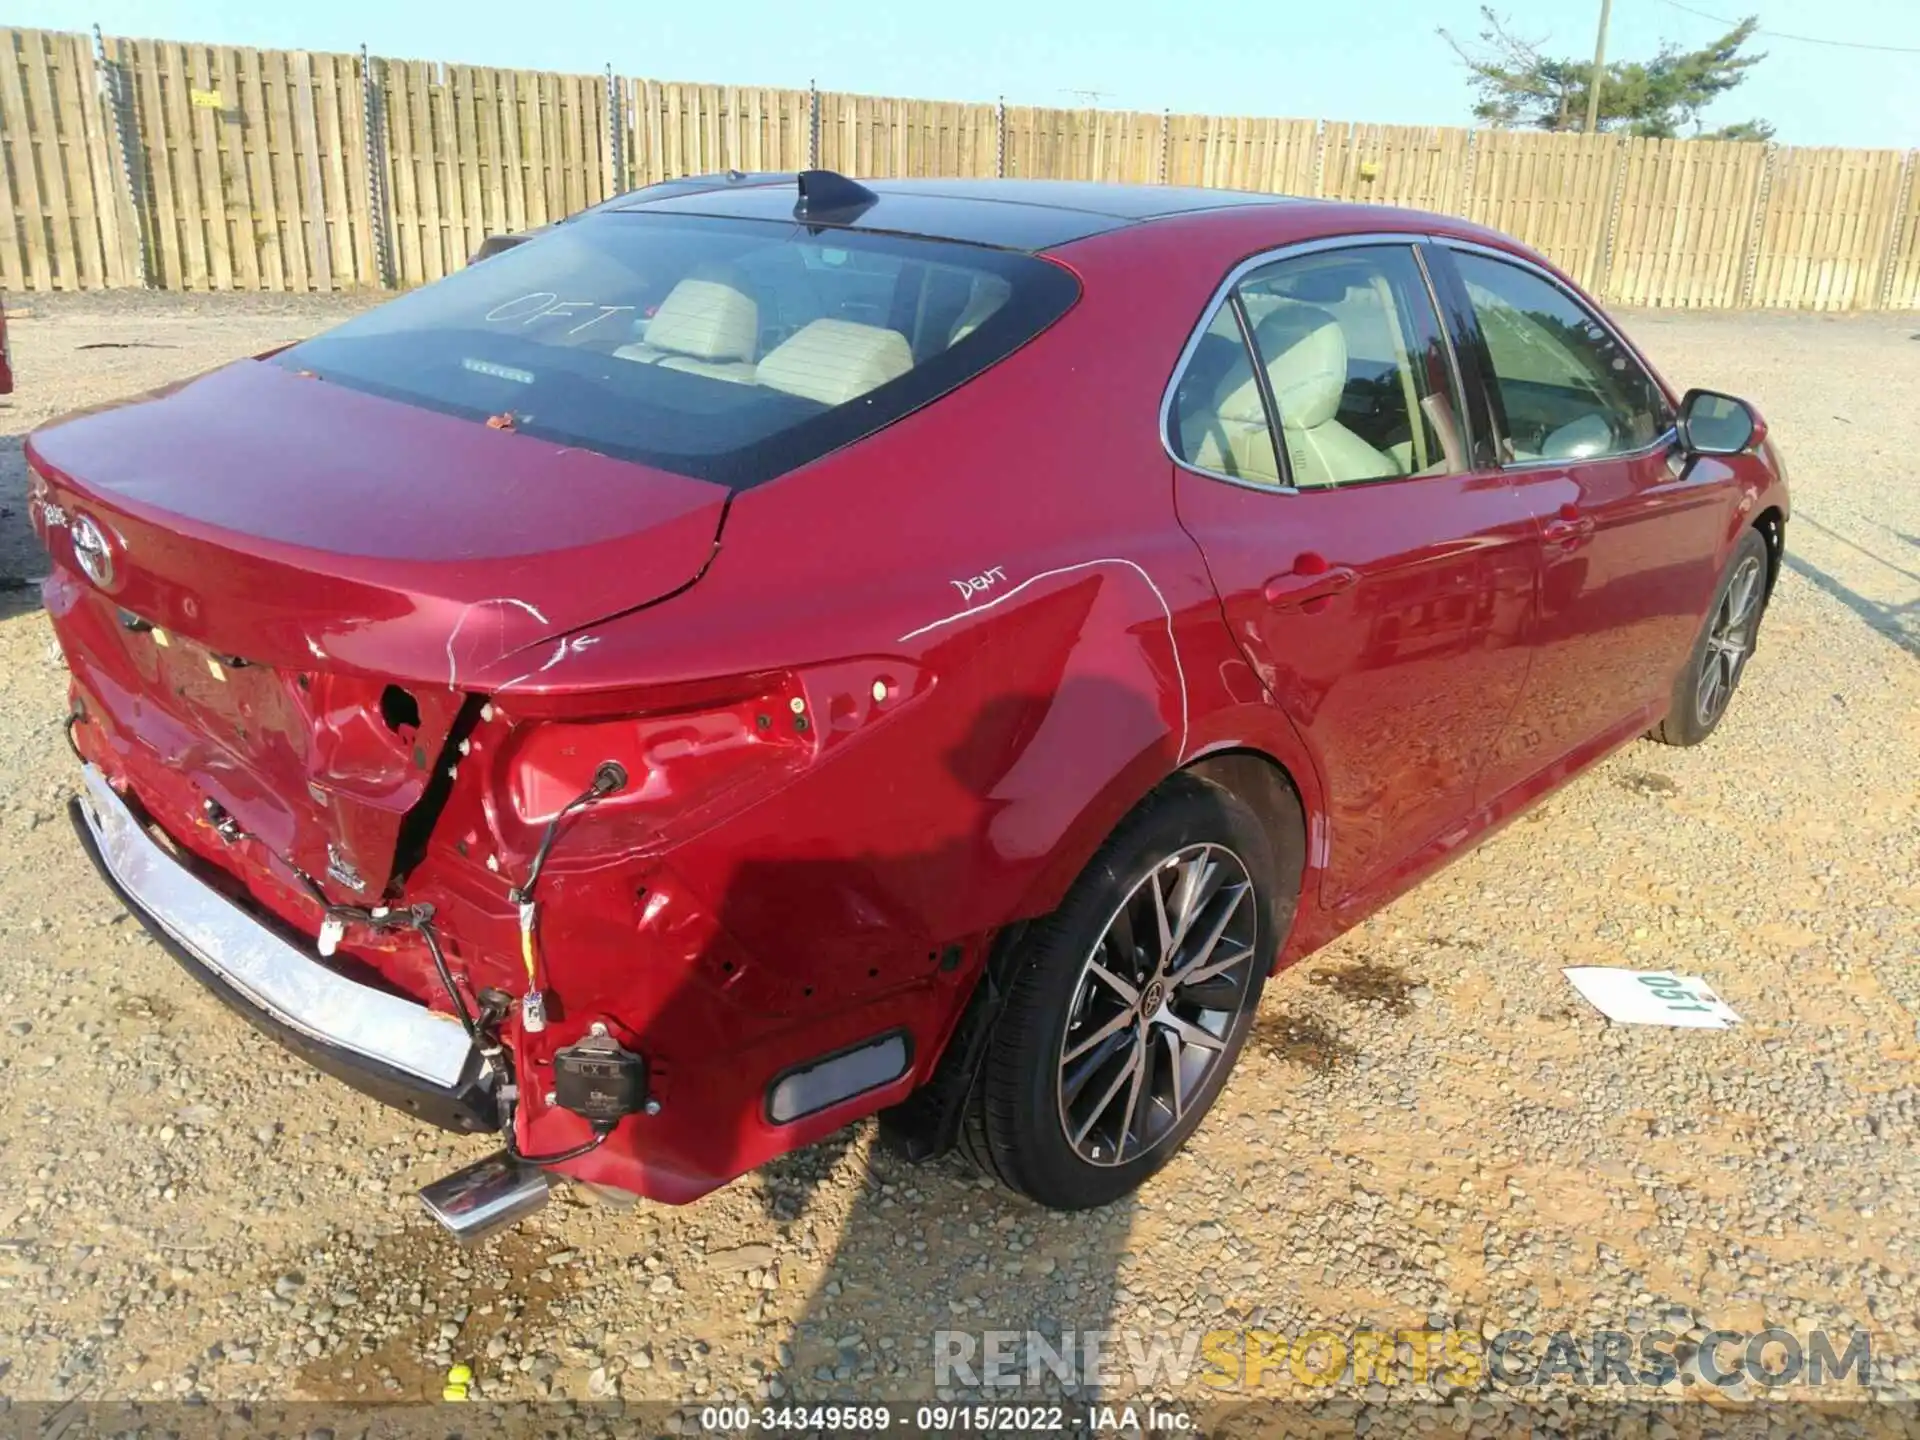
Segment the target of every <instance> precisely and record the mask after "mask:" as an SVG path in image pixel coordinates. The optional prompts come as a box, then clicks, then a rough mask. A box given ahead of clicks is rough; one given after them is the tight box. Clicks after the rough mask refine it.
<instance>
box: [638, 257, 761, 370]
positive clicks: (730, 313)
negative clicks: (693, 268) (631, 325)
mask: <svg viewBox="0 0 1920 1440" xmlns="http://www.w3.org/2000/svg"><path fill="white" fill-rule="evenodd" d="M759 341H760V307H759V306H758V305H755V304H754V303H753V299H752V297H751V296H749V295H748V294H747V293H746V290H745V289H744V288H743V287H742V286H741V284H740V283H739V281H738V279H737V278H736V277H735V276H734V275H732V274H731V273H729V272H727V271H724V270H718V269H714V270H702V271H697V272H696V273H694V274H692V275H689V276H688V277H687V278H686V279H685V280H682V281H681V282H680V283H679V284H678V285H676V286H674V287H673V289H672V290H671V291H669V292H668V293H667V298H666V299H665V300H662V301H661V302H660V308H659V309H658V310H656V311H655V312H654V315H653V319H651V320H650V321H648V322H647V344H648V345H650V346H652V347H653V348H654V349H656V350H670V351H672V352H673V353H674V354H676V355H690V356H692V357H693V358H694V359H696V360H751V359H753V352H754V350H755V349H756V348H758V346H759Z"/></svg>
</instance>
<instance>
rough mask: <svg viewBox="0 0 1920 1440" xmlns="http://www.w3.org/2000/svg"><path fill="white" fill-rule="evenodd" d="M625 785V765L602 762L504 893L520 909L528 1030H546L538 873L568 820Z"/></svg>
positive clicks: (543, 835) (523, 1008)
mask: <svg viewBox="0 0 1920 1440" xmlns="http://www.w3.org/2000/svg"><path fill="white" fill-rule="evenodd" d="M626 783H627V771H626V767H625V766H624V765H622V764H621V763H620V762H619V761H617V760H602V761H601V762H600V764H599V767H598V768H597V769H595V770H594V772H593V781H592V783H591V784H589V785H588V786H587V788H586V789H585V790H583V791H581V792H580V793H579V794H578V795H576V796H575V797H574V798H573V799H571V800H569V801H568V802H567V803H566V804H565V805H562V806H561V807H560V808H559V809H558V810H556V811H555V812H554V815H553V818H552V819H551V820H549V821H547V828H546V829H545V830H544V831H542V832H541V835H540V844H539V845H538V846H537V847H535V849H534V852H533V863H532V864H531V865H529V866H528V867H527V878H526V879H525V880H522V881H521V882H520V883H519V884H518V885H516V886H514V887H513V888H512V889H511V890H509V891H508V892H507V899H509V900H511V901H512V902H513V903H514V904H515V905H517V906H519V908H520V963H521V964H522V965H524V966H525V967H526V971H527V993H526V994H525V995H523V996H521V998H520V1021H521V1024H522V1026H523V1027H524V1028H526V1029H528V1030H532V1031H539V1030H544V1029H546V1026H547V1010H546V1001H545V999H544V998H543V997H544V994H545V990H546V987H545V986H544V985H542V984H541V983H540V946H539V943H538V940H537V939H536V931H537V930H538V927H539V923H540V907H539V904H538V902H537V901H535V899H534V898H533V892H534V888H535V887H536V886H537V885H539V883H540V875H541V872H542V871H544V870H545V869H546V868H547V857H548V856H549V855H551V854H552V853H553V842H554V840H555V839H556V838H557V837H558V836H559V834H560V827H561V825H563V824H564V823H565V822H566V820H567V817H568V816H570V815H573V814H574V813H576V812H577V811H580V810H584V809H586V807H587V806H589V805H591V804H593V803H594V801H596V800H601V799H604V798H605V797H606V796H608V795H611V794H613V792H614V791H616V790H619V789H621V788H622V787H623V786H625V785H626Z"/></svg>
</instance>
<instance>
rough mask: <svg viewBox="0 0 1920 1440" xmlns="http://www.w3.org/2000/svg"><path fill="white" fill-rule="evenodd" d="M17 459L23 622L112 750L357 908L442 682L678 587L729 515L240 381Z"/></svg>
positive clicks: (289, 382) (415, 789)
mask: <svg viewBox="0 0 1920 1440" xmlns="http://www.w3.org/2000/svg"><path fill="white" fill-rule="evenodd" d="M28 459H29V462H30V464H31V467H32V471H33V473H32V476H31V485H32V494H31V497H30V509H31V511H32V516H33V521H34V524H35V526H36V528H37V529H38V530H39V531H40V532H41V535H42V538H43V539H44V540H45V542H46V545H47V548H48V550H49V552H50V553H51V555H52V556H53V559H54V561H55V573H54V577H53V579H52V580H51V581H50V582H49V585H48V610H49V612H50V614H51V615H52V617H53V619H54V623H55V627H56V629H57V630H58V632H59V635H60V639H61V643H62V646H63V647H64V649H65V651H66V653H67V658H68V663H69V665H70V666H71V667H72V669H73V671H74V674H75V676H76V678H77V679H78V680H79V682H80V684H81V686H82V687H83V688H84V690H85V691H86V693H87V696H88V698H89V701H90V705H89V708H90V710H93V711H96V712H99V714H100V718H101V719H102V720H103V722H104V728H105V730H106V732H107V735H108V737H109V739H110V741H111V743H112V744H113V745H114V746H115V747H116V748H117V749H119V750H120V751H121V752H122V753H123V755H129V758H132V757H131V755H130V752H132V751H135V750H137V751H138V752H140V753H139V755H138V758H137V761H136V768H137V766H138V765H141V764H145V765H158V766H161V767H164V769H166V770H167V771H170V772H172V773H174V774H180V775H186V776H190V777H192V778H193V779H194V781H195V782H196V786H197V788H198V790H199V791H200V792H201V793H202V794H203V795H204V796H205V798H207V799H211V800H214V801H215V802H217V804H218V805H219V806H220V807H222V808H223V809H224V810H225V811H226V812H227V813H228V814H229V815H231V816H232V818H233V820H234V822H235V823H236V824H237V825H238V826H239V828H241V829H243V830H244V831H246V832H247V833H249V834H251V835H254V836H257V837H258V838H259V839H260V840H261V842H262V843H264V844H266V845H267V846H269V847H270V848H272V849H273V850H274V852H275V853H276V854H278V855H279V856H281V857H282V858H283V859H287V860H290V861H292V862H293V863H294V864H296V865H298V866H299V867H300V869H301V870H302V871H304V872H305V873H306V874H307V875H308V876H310V877H312V878H313V879H315V880H316V881H319V882H320V883H321V884H322V885H323V888H325V889H327V891H328V892H329V893H330V894H332V895H333V896H334V898H336V899H340V900H345V901H359V902H361V903H365V902H366V901H367V900H368V899H369V898H370V897H373V896H377V895H378V894H379V893H380V892H381V891H382V890H383V889H384V888H385V887H386V884H387V881H388V879H389V878H390V877H391V875H392V873H393V867H394V862H395V856H396V850H397V848H398V847H399V843H400V840H401V836H402V830H403V825H404V822H405V820H406V817H407V815H408V813H409V812H410V811H412V810H414V809H415V807H416V806H421V805H422V803H423V801H427V800H429V799H430V790H429V786H430V781H431V779H432V777H433V775H434V772H435V767H436V766H437V765H438V764H439V762H440V760H441V757H442V753H443V751H445V750H446V749H447V748H448V747H449V742H450V741H451V740H455V739H457V736H456V728H457V726H458V723H459V716H460V714H461V711H462V707H463V704H464V703H466V701H467V699H468V680H467V677H470V676H473V675H476V674H478V673H480V672H481V671H482V670H483V669H484V668H485V667H488V666H490V665H493V664H494V663H495V662H497V661H498V660H499V659H501V658H502V657H503V656H506V655H509V654H512V653H514V652H515V651H518V650H521V649H524V648H525V647H527V646H530V645H533V644H536V643H538V642H540V641H542V640H545V639H549V638H551V637H554V636H559V635H564V634H567V633H569V632H571V631H575V630H578V629H579V628H581V627H582V626H585V625H589V624H591V623H592V622H593V621H595V620H598V619H601V618H604V617H606V616H608V615H612V614H616V613H620V612H623V611H626V610H631V609H634V608H637V607H639V606H642V605H645V604H647V603H649V602H651V601H654V600H657V599H660V598H661V597H663V596H665V595H668V594H671V593H672V592H674V591H676V590H678V589H680V588H682V587H684V586H686V585H687V584H689V583H691V582H692V581H693V580H695V579H696V578H697V577H698V576H699V574H700V573H701V571H702V569H703V568H704V567H705V565H706V562H707V560H708V558H709V557H710V556H711V554H712V552H713V547H714V545H715V543H716V541H717V538H718V534H719V528H720V523H721V520H722V518H723V516H724V513H725V507H726V499H727V491H726V489H725V488H724V487H722V486H719V485H715V484H712V483H709V482H706V481H700V480H692V479H687V478H684V477H681V476H676V475H672V474H668V473H666V472H663V471H658V470H653V469H649V468H647V467H643V466H639V465H634V464H630V463H628V462H625V461H621V460H615V459H610V458H608V457H606V456H603V455H599V454H595V453H592V452H590V451H585V450H580V449H574V448H567V447H563V446H558V445H555V444H553V443H552V442H549V441H541V440H537V439H533V438H531V437H528V436H523V435H518V434H515V433H512V432H511V431H505V430H493V429H489V428H487V427H486V426H483V425H479V424H476V423H474V422H472V421H468V420H463V419H459V418H457V417H453V416H447V415H442V414H436V413H433V412H430V411H426V410H422V409H418V408H415V407H412V406H408V405H404V404H401V403H399V402H396V401H392V400H387V399H383V398H379V397H376V396H371V395H367V394H364V393H361V392H358V391H353V390H348V389H345V388H343V387H339V386H334V385H329V384H327V383H325V382H322V381H318V380H314V379H310V378H305V377H302V376H300V375H299V374H297V373H295V372H293V371H290V370H287V369H284V368H282V367H280V366H277V365H271V364H263V363H259V362H256V361H241V362H239V363H237V364H234V365H231V366H228V367H226V368H224V369H221V370H217V371H214V372H212V373H211V374H208V375H205V376H202V377H200V378H199V379H197V380H193V381H189V382H187V383H186V384H184V385H181V386H178V387H174V388H172V389H170V390H166V391H161V392H156V394H154V395H153V396H150V397H146V398H144V399H142V400H140V401H137V402H132V403H128V404H125V405H121V406H116V407H112V408H108V409H104V410H100V411H95V412H91V413H88V414H84V415H80V416H76V417H73V418H70V419H67V420H63V421H59V422H56V423H55V424H53V425H50V426H48V427H46V428H44V429H42V430H40V431H39V432H37V433H36V434H35V435H34V436H33V437H32V438H31V440H30V441H29V443H28ZM160 818H162V819H163V820H172V821H174V822H176V823H178V822H180V821H186V822H188V823H194V822H199V821H203V820H204V819H205V815H204V814H202V815H200V816H174V817H167V816H163V817H160ZM427 818H428V819H429V821H430V819H431V816H428V817H427ZM328 877H330V878H328ZM356 882H357V883H356Z"/></svg>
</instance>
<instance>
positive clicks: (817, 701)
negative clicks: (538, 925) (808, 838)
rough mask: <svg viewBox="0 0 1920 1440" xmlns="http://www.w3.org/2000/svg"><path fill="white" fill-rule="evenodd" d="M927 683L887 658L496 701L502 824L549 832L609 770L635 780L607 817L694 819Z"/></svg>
mask: <svg viewBox="0 0 1920 1440" xmlns="http://www.w3.org/2000/svg"><path fill="white" fill-rule="evenodd" d="M928 683H929V677H927V676H926V675H925V674H924V672H922V671H920V670H919V669H918V668H917V667H914V666H911V665H908V664H906V663H904V662H899V661H895V660H893V659H891V658H882V659H871V660H853V661H841V662H836V663H833V664H830V665H824V666H819V667H810V668H808V669H807V670H805V671H794V672H775V673H763V674H755V675H746V676H734V677H729V678H726V679H720V680H704V681H699V682H692V683H682V684H674V685H664V686H654V687H645V688H634V689H627V690H609V691H602V692H594V693H591V694H585V695H581V694H573V695H561V696H531V695H530V696H525V697H519V696H514V697H497V698H496V701H495V706H496V708H497V712H498V714H497V719H498V720H500V721H504V722H505V723H506V724H507V726H508V727H509V729H508V733H507V735H506V736H505V737H504V738H503V740H502V741H501V743H500V744H499V745H498V747H497V757H496V760H495V765H496V768H495V770H494V772H493V774H494V793H495V795H496V797H497V798H496V814H497V821H498V823H499V824H500V825H501V828H502V830H503V831H505V830H507V829H509V828H520V827H525V828H526V829H528V830H531V829H533V828H534V827H538V826H541V825H544V824H545V823H546V822H547V821H548V820H550V819H551V818H552V817H553V816H554V815H556V814H558V813H559V811H560V809H561V807H563V806H565V805H566V804H568V803H569V802H570V801H572V800H573V799H574V798H575V797H577V796H578V795H579V794H580V793H581V792H582V791H583V790H584V789H585V788H586V787H587V786H588V785H589V784H591V783H592V780H593V775H594V770H595V768H596V767H597V766H599V765H600V764H601V763H603V762H605V761H608V760H612V761H617V762H618V763H619V764H620V765H621V766H623V767H624V768H625V770H626V771H627V774H628V775H629V776H630V777H631V778H630V781H629V783H628V784H627V786H626V787H625V788H624V789H623V790H622V791H621V793H620V794H619V795H617V796H614V797H610V798H609V800H608V801H607V802H605V804H604V806H603V807H601V811H602V813H604V814H606V815H608V816H612V815H616V814H618V815H623V816H626V817H629V818H653V819H662V818H665V817H666V816H669V815H671V816H680V815H686V814H689V813H692V812H695V811H698V810H701V809H704V808H705V807H706V806H707V805H709V804H710V803H712V802H714V801H716V800H718V799H720V798H721V797H723V796H726V795H729V794H731V793H732V792H734V791H736V790H738V789H740V788H741V787H743V786H752V787H755V788H766V787H768V786H770V785H772V784H777V783H779V782H780V781H781V780H782V779H784V778H785V777H786V776H788V775H791V774H793V773H796V772H798V771H799V770H801V769H802V768H804V767H805V766H806V765H807V764H809V763H810V762H811V761H812V760H813V759H814V758H815V757H817V756H818V755H820V754H821V753H823V752H824V751H826V750H828V749H831V748H834V747H836V746H837V745H839V744H841V743H844V742H845V741H847V740H848V739H850V738H852V737H853V736H854V735H856V734H857V733H858V732H859V731H861V730H863V729H865V728H866V727H867V726H869V725H871V724H873V723H876V722H877V721H878V720H879V719H881V718H882V717H883V716H884V715H886V714H888V713H890V712H892V711H895V710H897V709H899V708H901V707H902V706H903V705H904V704H906V703H907V702H908V701H909V700H911V699H912V698H913V697H914V696H915V695H916V694H918V693H920V692H921V691H922V690H924V689H925V688H926V686H927V684H928ZM503 838H507V839H509V840H510V841H511V840H512V839H513V838H515V837H512V836H503Z"/></svg>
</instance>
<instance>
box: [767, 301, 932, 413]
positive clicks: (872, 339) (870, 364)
mask: <svg viewBox="0 0 1920 1440" xmlns="http://www.w3.org/2000/svg"><path fill="white" fill-rule="evenodd" d="M912 368H913V351H912V349H911V348H909V347H908V345H907V337H906V336H904V335H902V334H901V333H900V332H899V331H898V330H887V329H884V328H882V327H881V326H879V325H860V324H857V323H855V322H854V321H852V320H815V321H813V322H811V323H810V324H807V325H804V326H802V327H801V328H800V329H799V330H798V331H797V332H795V333H794V334H793V335H791V336H789V337H788V338H787V339H785V340H783V341H781V342H780V343H779V344H778V345H776V346H774V347H773V349H771V350H769V351H768V352H767V358H766V359H764V360H762V361H761V362H760V367H759V369H758V370H756V371H755V372H754V379H755V380H757V381H759V383H760V384H762V385H765V386H766V387H767V388H768V389H770V390H784V391H785V392H786V393H787V394H789V395H799V396H802V397H803V398H805V399H808V400H817V401H819V402H820V403H821V404H822V405H844V404H846V403H847V401H849V400H852V399H855V398H857V397H858V396H861V395H864V394H866V393H867V392H868V391H869V390H872V389H875V388H876V387H878V386H881V385H884V384H886V383H887V381H889V380H893V379H897V378H898V377H899V376H902V375H904V374H906V373H907V371H909V370H911V369H912Z"/></svg>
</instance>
